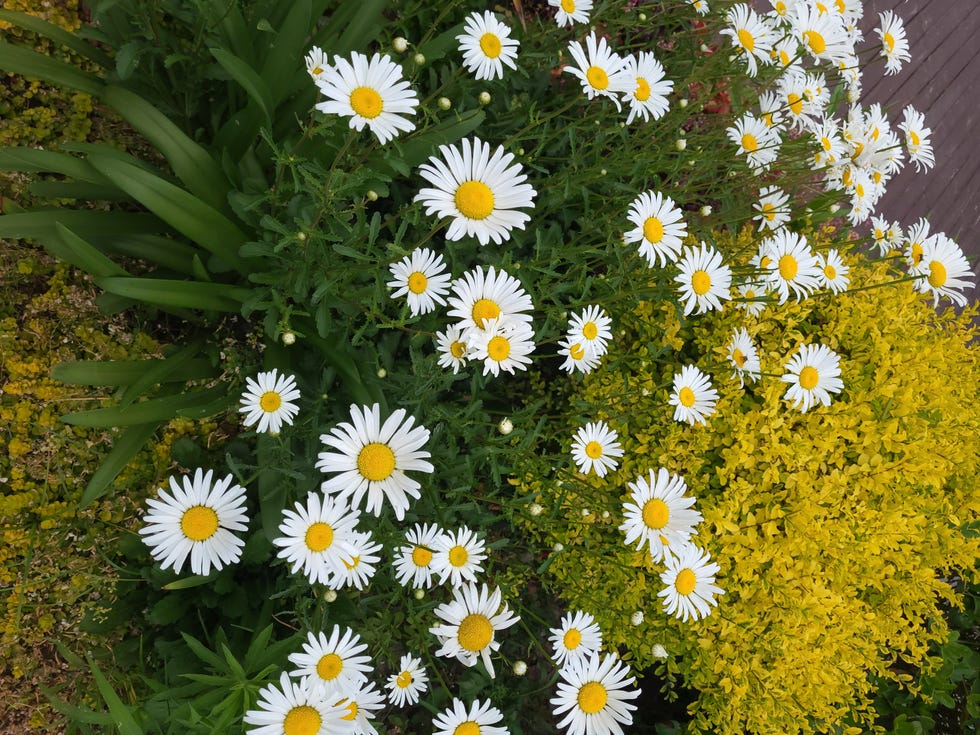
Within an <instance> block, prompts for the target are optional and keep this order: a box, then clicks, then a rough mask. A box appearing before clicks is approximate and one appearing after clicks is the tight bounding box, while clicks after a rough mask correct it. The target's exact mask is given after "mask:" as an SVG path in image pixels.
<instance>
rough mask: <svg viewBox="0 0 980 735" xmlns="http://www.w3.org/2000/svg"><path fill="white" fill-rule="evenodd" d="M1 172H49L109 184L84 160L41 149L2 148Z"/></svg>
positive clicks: (0, 151)
mask: <svg viewBox="0 0 980 735" xmlns="http://www.w3.org/2000/svg"><path fill="white" fill-rule="evenodd" d="M0 171H23V172H32V173H40V172H49V173H56V174H63V175H64V176H68V177H70V178H73V179H77V180H78V181H88V182H91V183H94V184H103V185H105V184H108V183H109V182H108V181H107V180H106V178H105V177H104V176H103V175H102V174H100V173H99V172H98V171H96V170H95V169H94V168H92V166H90V165H89V164H88V162H87V161H85V160H84V159H81V158H76V157H75V156H69V155H68V154H66V153H58V152H56V151H42V150H40V149H39V148H23V147H11V148H0Z"/></svg>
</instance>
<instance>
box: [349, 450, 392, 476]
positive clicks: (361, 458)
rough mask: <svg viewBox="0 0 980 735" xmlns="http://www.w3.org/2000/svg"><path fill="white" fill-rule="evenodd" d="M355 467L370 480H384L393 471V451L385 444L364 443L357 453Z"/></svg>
mask: <svg viewBox="0 0 980 735" xmlns="http://www.w3.org/2000/svg"><path fill="white" fill-rule="evenodd" d="M357 469H358V471H359V472H360V473H361V475H362V476H363V477H365V478H367V479H368V480H370V481H371V482H378V481H379V480H384V479H385V478H386V477H389V476H390V475H391V473H392V472H394V471H395V453H394V452H393V451H391V448H390V447H389V446H388V445H387V444H379V443H378V442H372V443H371V444H366V445H365V446H364V448H363V449H362V450H361V451H360V453H359V454H358V455H357Z"/></svg>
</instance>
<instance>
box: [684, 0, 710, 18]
mask: <svg viewBox="0 0 980 735" xmlns="http://www.w3.org/2000/svg"><path fill="white" fill-rule="evenodd" d="M688 2H689V3H690V4H691V7H692V8H694V10H695V11H697V14H698V15H707V14H708V11H709V10H710V8H709V7H708V0H688Z"/></svg>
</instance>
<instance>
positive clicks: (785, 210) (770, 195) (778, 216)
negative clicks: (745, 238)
mask: <svg viewBox="0 0 980 735" xmlns="http://www.w3.org/2000/svg"><path fill="white" fill-rule="evenodd" d="M752 209H754V210H755V211H756V212H758V214H756V215H755V216H753V218H752V219H755V220H758V222H759V232H762V231H763V230H772V231H773V232H775V231H776V230H778V229H779V228H781V227H782V226H783V225H785V224H786V223H787V222H789V219H790V217H789V215H790V206H789V194H787V193H786V192H784V191H783V190H782V189H780V188H779V187H778V186H764V187H762V189H761V191H759V201H758V202H757V203H756V204H753V205H752Z"/></svg>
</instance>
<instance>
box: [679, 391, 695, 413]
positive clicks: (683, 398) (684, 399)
mask: <svg viewBox="0 0 980 735" xmlns="http://www.w3.org/2000/svg"><path fill="white" fill-rule="evenodd" d="M677 398H678V399H679V400H680V402H681V405H682V406H684V407H685V408H690V407H691V406H693V405H694V391H693V390H691V389H690V388H688V387H687V386H686V385H685V386H684V387H683V388H681V389H680V390H679V391H678V392H677Z"/></svg>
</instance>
